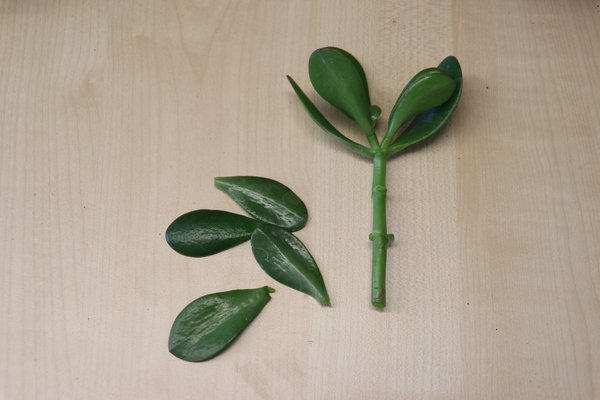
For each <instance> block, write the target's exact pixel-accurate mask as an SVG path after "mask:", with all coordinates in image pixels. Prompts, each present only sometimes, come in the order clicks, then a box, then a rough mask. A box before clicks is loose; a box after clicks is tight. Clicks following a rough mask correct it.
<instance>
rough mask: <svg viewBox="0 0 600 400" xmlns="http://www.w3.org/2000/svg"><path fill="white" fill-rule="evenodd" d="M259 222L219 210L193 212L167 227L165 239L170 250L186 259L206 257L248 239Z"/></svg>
mask: <svg viewBox="0 0 600 400" xmlns="http://www.w3.org/2000/svg"><path fill="white" fill-rule="evenodd" d="M258 225H260V222H258V221H256V220H254V219H252V218H248V217H245V216H243V215H239V214H234V213H230V212H227V211H219V210H196V211H192V212H189V213H187V214H183V215H182V216H180V217H178V218H177V219H176V220H175V221H173V222H172V223H171V225H169V227H168V228H167V232H166V234H165V238H166V239H167V243H168V244H169V246H171V248H172V249H173V250H175V251H176V252H178V253H179V254H183V255H184V256H188V257H205V256H210V255H212V254H216V253H219V252H221V251H223V250H227V249H229V248H231V247H234V246H236V245H238V244H240V243H243V242H245V241H246V240H248V239H250V236H251V235H252V232H253V231H254V229H255V228H256V227H257V226H258Z"/></svg>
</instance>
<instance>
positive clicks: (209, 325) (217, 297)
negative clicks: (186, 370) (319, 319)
mask: <svg viewBox="0 0 600 400" xmlns="http://www.w3.org/2000/svg"><path fill="white" fill-rule="evenodd" d="M274 291H275V290H274V289H272V288H270V287H268V286H264V287H261V288H257V289H238V290H231V291H228V292H221V293H213V294H209V295H206V296H202V297H200V298H198V299H196V300H194V301H193V302H191V303H190V304H188V305H187V306H186V307H185V308H184V309H183V310H182V311H181V312H180V313H179V315H178V316H177V318H175V322H173V326H172V327H171V333H170V335H169V351H170V352H171V354H173V355H174V356H175V357H178V358H180V359H182V360H185V361H205V360H208V359H210V358H212V357H214V356H216V355H217V354H219V353H220V352H222V351H223V350H225V349H226V348H227V347H228V346H229V345H230V344H231V343H232V342H233V341H234V340H235V338H237V337H238V336H239V335H240V333H242V331H243V330H244V329H246V327H247V326H248V325H249V324H250V322H252V320H253V319H254V318H256V316H257V315H258V314H259V313H260V312H261V310H262V309H263V307H264V306H265V305H266V304H267V303H268V302H269V301H270V300H271V296H270V295H269V293H272V292H274Z"/></svg>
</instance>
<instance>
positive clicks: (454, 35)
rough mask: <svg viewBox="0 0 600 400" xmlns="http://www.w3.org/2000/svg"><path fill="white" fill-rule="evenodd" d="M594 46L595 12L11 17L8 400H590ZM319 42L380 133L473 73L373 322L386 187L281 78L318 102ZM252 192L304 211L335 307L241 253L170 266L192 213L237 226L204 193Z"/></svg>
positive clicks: (561, 8) (442, 9)
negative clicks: (235, 180)
mask: <svg viewBox="0 0 600 400" xmlns="http://www.w3.org/2000/svg"><path fill="white" fill-rule="evenodd" d="M598 38H600V5H599V4H598V2H597V1H585V0H576V1H566V0H565V1H554V2H533V1H530V2H518V1H506V2H493V1H489V0H486V1H474V0H463V1H453V2H442V1H425V2H416V1H415V2H397V1H373V2H366V1H343V2H342V1H326V2H325V1H324V2H318V1H289V2H284V1H274V0H271V1H233V2H228V1H199V0H196V1H192V0H185V1H184V0H175V1H166V0H163V1H159V0H153V1H133V2H118V1H86V2H82V1H75V0H63V1H48V0H46V1H42V0H40V1H30V0H26V1H17V0H0V321H2V322H1V323H0V399H178V400H184V399H197V398H206V399H234V398H235V399H357V400H359V399H366V398H378V399H600V334H599V332H600V244H599V242H598V238H599V237H600V168H599V161H598V160H599V159H600V136H599V134H600V133H599V131H600V112H599V110H600V94H599V93H600V84H599V82H600V41H599V40H598ZM325 45H335V46H339V47H343V48H345V49H347V50H349V51H351V52H352V53H353V54H354V55H356V56H357V58H358V59H359V60H361V62H362V63H363V65H364V68H365V71H366V73H367V76H368V77H369V82H370V87H371V97H372V99H374V101H376V102H377V104H379V105H381V106H382V108H383V109H384V115H387V112H389V110H390V108H391V106H392V105H393V103H394V101H395V99H396V97H397V95H398V93H399V92H400V90H401V89H402V86H403V84H404V82H406V81H407V80H408V79H409V78H410V77H411V76H412V74H414V73H416V72H417V71H418V70H420V69H422V68H424V67H427V66H432V65H436V64H437V63H438V62H439V61H440V60H441V59H442V58H443V57H445V56H446V55H449V54H454V55H456V56H457V57H458V58H459V60H460V61H461V63H462V65H463V69H464V73H465V90H464V95H463V100H462V103H461V105H460V106H459V109H458V111H457V114H456V115H455V117H454V119H453V121H452V122H451V124H450V125H449V126H448V127H447V128H446V129H445V130H444V132H443V133H442V134H441V135H440V136H439V137H438V138H437V139H436V140H434V141H433V142H432V143H430V144H429V145H428V146H427V147H423V148H422V149H420V150H418V151H414V152H409V153H407V154H405V155H403V156H402V157H398V158H396V159H394V160H392V161H391V162H390V163H389V172H388V186H389V192H388V194H389V201H388V215H389V217H388V218H389V230H390V232H393V233H395V236H396V242H394V245H393V246H392V247H391V248H390V251H389V260H388V263H389V273H388V303H389V306H388V308H387V309H386V311H385V312H383V313H382V312H376V311H374V310H372V309H371V308H370V306H369V286H370V285H369V283H370V282H369V274H370V247H369V246H370V245H369V241H368V233H369V231H370V223H371V222H370V218H371V210H370V207H371V206H370V199H369V194H370V192H369V190H370V179H371V166H370V164H369V162H368V161H365V160H363V159H360V158H358V157H355V156H352V155H351V154H349V153H348V152H347V151H346V150H345V149H344V148H342V147H341V146H340V145H339V144H338V143H337V142H335V141H334V140H332V139H330V138H329V137H327V136H326V135H325V134H323V133H322V132H320V131H319V129H318V128H317V127H316V126H315V125H314V124H313V122H312V121H311V120H310V118H309V117H308V116H307V115H306V114H305V113H304V111H303V110H302V107H301V105H300V104H299V102H298V101H297V99H296V98H295V96H294V94H293V92H292V90H291V88H290V87H289V85H288V83H287V81H286V80H285V75H286V74H290V75H292V76H293V77H294V78H296V80H297V81H298V83H299V84H300V85H301V86H302V87H303V88H304V89H305V90H307V92H309V93H311V97H312V98H314V96H313V95H312V93H313V92H312V90H309V89H310V85H309V80H308V76H307V69H306V64H307V61H308V57H309V55H310V52H311V51H312V50H314V49H316V48H318V47H321V46H325ZM317 104H319V105H320V106H323V108H324V109H325V112H326V113H327V115H329V116H332V121H333V122H334V124H335V125H336V126H338V127H340V129H342V130H345V131H349V132H351V134H353V135H355V134H357V131H356V130H354V128H352V127H351V125H350V124H349V123H348V122H347V121H346V120H345V119H344V118H343V117H341V116H338V115H335V114H334V113H333V112H332V109H331V107H330V106H327V105H325V104H323V102H321V101H317ZM356 139H357V140H360V138H359V137H358V136H356ZM237 174H248V175H262V176H268V177H271V178H274V179H277V180H280V181H282V182H284V183H285V184H287V185H288V186H290V187H291V188H292V189H293V190H294V191H295V192H296V193H298V194H299V195H300V197H301V198H303V199H304V201H305V202H306V204H307V206H308V209H309V214H310V221H309V223H308V225H307V226H306V228H304V229H303V230H302V231H300V232H299V233H298V236H299V237H300V238H301V239H302V240H303V241H304V243H305V244H306V245H307V247H308V248H309V249H310V250H311V251H312V253H313V255H314V256H315V258H316V260H317V262H318V263H319V265H320V266H321V270H322V273H323V276H324V278H325V281H326V283H327V285H328V289H329V293H330V295H331V298H332V302H333V307H332V308H330V309H323V308H321V307H319V306H318V304H317V303H316V302H315V301H314V300H312V299H311V298H309V297H307V296H305V295H302V294H300V293H297V292H294V291H292V290H289V289H287V288H285V287H283V286H281V285H279V284H277V283H276V282H274V281H273V280H271V279H270V278H269V277H268V276H266V275H265V274H264V273H263V272H262V271H261V270H260V268H258V267H257V265H256V264H255V262H254V260H253V259H252V256H251V251H250V248H249V246H248V245H247V244H246V245H242V246H239V247H236V248H235V249H232V250H230V251H228V252H226V253H222V254H219V255H216V256H213V257H210V258H205V259H189V258H185V257H182V256H179V255H177V254H176V253H174V252H173V251H172V250H171V249H169V247H168V246H167V245H166V243H165V242H164V237H163V234H164V230H165V228H166V227H167V226H168V224H169V223H170V222H171V221H172V220H173V219H174V218H175V217H177V216H178V215H180V214H182V213H184V212H186V211H190V210H193V209H198V208H220V209H225V210H229V211H234V212H239V210H238V209H237V207H236V205H235V204H234V203H233V202H232V201H231V200H229V199H228V198H227V197H226V196H224V195H223V194H222V193H220V192H219V191H218V190H216V189H214V188H213V186H212V179H213V177H215V176H227V175H237ZM265 284H269V285H271V286H274V287H275V288H277V289H278V290H277V293H275V294H273V301H271V303H270V304H269V305H268V306H267V307H266V308H265V310H264V311H263V313H262V314H261V315H260V317H259V318H258V319H257V320H255V321H254V322H253V323H252V325H251V326H250V328H249V329H248V330H247V331H246V332H244V334H243V335H242V336H241V337H240V339H239V340H238V341H237V342H236V343H235V344H234V345H233V346H232V348H231V349H230V350H229V351H227V352H226V353H224V354H222V355H221V356H219V357H218V358H215V359H214V360H212V361H210V362H207V363H201V364H190V363H185V362H183V361H180V360H178V359H176V358H174V357H173V356H171V355H170V354H169V353H168V351H167V337H168V332H169V329H170V326H171V323H172V321H173V319H174V318H175V316H176V315H177V313H178V312H179V311H180V310H181V309H182V308H183V307H184V306H185V305H186V304H188V303H189V302H190V301H191V300H193V299H195V298H197V297H199V296H201V295H203V294H206V293H210V292H214V291H221V290H228V289H233V288H243V287H257V286H262V285H265Z"/></svg>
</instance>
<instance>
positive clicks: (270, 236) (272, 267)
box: [250, 225, 331, 306]
mask: <svg viewBox="0 0 600 400" xmlns="http://www.w3.org/2000/svg"><path fill="white" fill-rule="evenodd" d="M250 243H251V244H252V252H253V253H254V257H255V258H256V261H257V262H258V264H259V265H260V266H261V268H262V269H263V270H264V271H265V272H266V273H267V274H269V276H271V277H272V278H273V279H275V280H276V281H278V282H280V283H283V284H284V285H286V286H289V287H291V288H293V289H296V290H299V291H301V292H303V293H306V294H308V295H310V296H312V297H314V298H315V299H316V300H317V301H318V302H319V303H320V304H321V305H323V306H329V305H330V304H331V303H330V301H329V295H328V294H327V289H326V288H325V283H324V282H323V277H322V276H321V271H319V267H318V266H317V264H316V263H315V260H314V259H313V258H312V256H311V255H310V253H309V252H308V250H307V249H306V247H305V246H304V244H302V242H301V241H300V240H299V239H298V238H296V237H295V236H294V235H292V234H291V233H289V232H287V231H285V230H283V229H281V228H278V227H276V226H272V225H261V226H260V227H259V228H257V229H256V230H255V231H254V233H253V234H252V238H251V239H250Z"/></svg>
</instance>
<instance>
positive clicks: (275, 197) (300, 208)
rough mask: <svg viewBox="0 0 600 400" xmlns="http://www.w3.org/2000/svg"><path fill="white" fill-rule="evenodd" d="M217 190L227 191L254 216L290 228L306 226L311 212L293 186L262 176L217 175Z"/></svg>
mask: <svg viewBox="0 0 600 400" xmlns="http://www.w3.org/2000/svg"><path fill="white" fill-rule="evenodd" d="M215 186H216V187H217V189H219V190H221V191H223V192H224V193H226V194H227V195H228V196H229V197H231V198H232V199H233V200H234V201H235V202H236V203H238V204H239V205H240V207H242V208H243V209H244V210H246V212H247V213H248V214H250V215H252V216H253V217H254V218H256V219H258V220H260V221H263V222H267V223H269V224H273V225H277V226H280V227H282V228H284V229H288V230H290V231H297V230H298V229H301V228H302V227H303V226H304V225H306V220H307V219H308V211H307V210H306V206H305V205H304V203H303V202H302V200H300V198H299V197H298V196H297V195H296V194H295V193H294V192H292V190H291V189H290V188H288V187H287V186H285V185H284V184H282V183H279V182H277V181H275V180H273V179H268V178H263V177H260V176H229V177H220V178H215Z"/></svg>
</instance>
